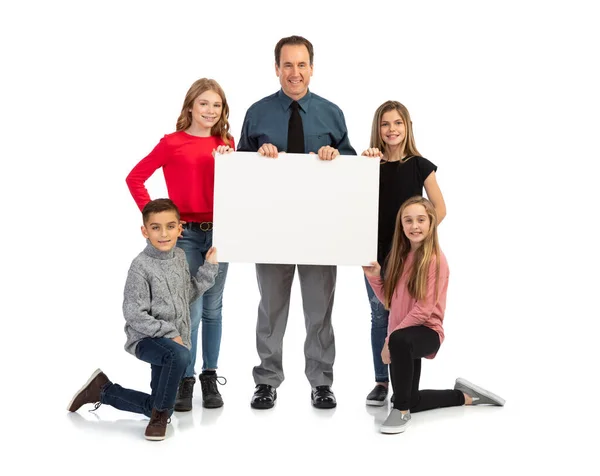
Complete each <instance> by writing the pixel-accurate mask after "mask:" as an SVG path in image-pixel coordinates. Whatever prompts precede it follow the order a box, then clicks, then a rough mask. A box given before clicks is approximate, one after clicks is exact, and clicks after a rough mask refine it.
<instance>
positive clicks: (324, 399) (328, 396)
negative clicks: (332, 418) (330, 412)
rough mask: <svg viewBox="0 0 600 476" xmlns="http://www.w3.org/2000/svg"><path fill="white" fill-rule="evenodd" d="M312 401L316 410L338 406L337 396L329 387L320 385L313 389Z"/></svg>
mask: <svg viewBox="0 0 600 476" xmlns="http://www.w3.org/2000/svg"><path fill="white" fill-rule="evenodd" d="M310 399H311V400H312V404H313V407H315V408H335V406H336V405H337V403H336V401H335V395H334V394H333V392H332V391H331V387H330V386H329V385H319V386H318V387H315V388H313V389H312V392H311V394H310Z"/></svg>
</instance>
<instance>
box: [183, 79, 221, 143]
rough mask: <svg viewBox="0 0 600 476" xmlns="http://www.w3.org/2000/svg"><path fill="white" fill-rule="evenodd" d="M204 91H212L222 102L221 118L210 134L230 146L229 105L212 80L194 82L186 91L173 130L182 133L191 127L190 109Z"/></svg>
mask: <svg viewBox="0 0 600 476" xmlns="http://www.w3.org/2000/svg"><path fill="white" fill-rule="evenodd" d="M206 91H214V92H215V93H217V94H218V95H219V96H221V100H222V101H223V110H222V111H221V117H220V118H219V121H218V122H217V123H216V124H215V125H214V126H213V127H212V129H211V131H210V134H211V135H213V136H220V137H221V139H223V142H225V144H227V145H230V139H231V134H230V133H229V120H228V119H229V105H228V104H227V98H226V97H225V91H223V88H222V87H221V86H220V85H219V83H217V82H216V81H215V80H214V79H208V78H202V79H199V80H197V81H196V82H194V84H192V85H191V86H190V89H188V92H187V94H186V95H185V99H184V100H183V106H182V107H181V114H179V118H178V119H177V125H176V126H175V129H176V130H177V131H184V130H186V129H187V128H189V127H190V126H191V125H192V112H191V109H192V108H193V107H194V101H195V100H196V98H197V97H198V96H200V95H201V94H202V93H204V92H206Z"/></svg>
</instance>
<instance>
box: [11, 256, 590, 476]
mask: <svg viewBox="0 0 600 476" xmlns="http://www.w3.org/2000/svg"><path fill="white" fill-rule="evenodd" d="M253 272H254V269H253V266H252V265H242V264H237V265H231V267H230V274H229V277H228V282H227V286H226V294H225V299H226V308H225V314H224V320H225V329H224V334H223V344H222V352H221V363H220V370H219V373H220V374H222V375H224V376H226V377H227V379H228V383H227V384H226V385H225V386H223V387H221V390H222V394H223V396H224V400H225V406H224V407H223V408H221V409H218V410H206V409H203V408H202V407H201V404H200V403H201V402H200V400H199V398H198V395H199V393H198V392H199V386H197V388H196V390H197V393H196V398H195V400H194V404H195V408H194V410H193V411H192V412H190V413H183V414H175V416H174V417H173V419H172V424H171V425H170V426H169V433H168V437H167V439H166V440H165V441H163V442H148V441H146V440H145V439H144V437H143V433H144V429H145V426H146V423H147V420H146V419H145V418H144V417H143V416H139V415H135V414H130V413H126V412H119V411H118V410H115V409H113V408H110V407H108V406H102V407H100V408H99V409H98V410H97V411H96V412H94V413H91V412H88V411H87V410H89V409H90V408H91V405H89V406H88V407H84V408H82V409H81V410H80V411H79V412H77V413H73V414H69V413H68V412H66V410H65V408H66V405H67V404H68V402H69V400H70V398H71V396H72V394H73V392H75V391H76V390H77V389H78V388H79V387H80V386H81V385H82V384H83V382H85V380H86V379H87V377H88V375H89V374H90V373H91V372H92V371H93V370H94V369H95V368H96V367H98V366H99V367H101V368H102V369H103V370H104V371H105V372H106V373H107V375H108V376H109V378H111V379H112V380H113V381H115V382H118V383H120V384H122V385H125V386H129V387H130V388H135V389H139V390H146V391H147V389H148V381H149V369H148V366H147V364H144V363H142V362H139V361H137V360H136V359H135V358H134V357H132V356H130V355H128V354H126V353H125V351H124V350H122V345H123V342H124V335H123V333H122V330H121V328H122V321H121V319H122V318H121V317H120V316H119V315H118V309H117V310H116V311H115V315H112V316H101V315H95V316H94V318H92V319H90V318H89V316H88V318H87V319H84V318H83V317H84V316H81V321H80V323H79V327H78V326H77V325H75V324H74V322H73V319H74V318H75V317H74V316H73V314H71V313H68V314H67V315H68V316H71V321H70V323H69V325H66V323H65V325H64V326H62V327H61V329H60V331H61V332H67V333H68V334H67V335H65V336H63V338H61V339H60V340H56V341H53V340H52V339H49V338H47V337H42V335H41V334H40V335H39V336H32V338H33V339H34V341H35V342H36V343H37V344H39V345H40V346H43V351H44V352H48V354H47V355H46V358H42V359H41V360H40V361H38V362H36V363H32V361H31V360H30V361H28V362H29V365H34V371H33V372H32V373H31V374H30V376H31V377H32V378H31V381H29V380H27V379H22V378H21V379H18V380H15V381H18V382H19V386H18V388H17V389H15V390H16V391H17V392H19V394H20V395H22V399H19V400H20V401H21V403H19V404H18V405H17V406H16V408H15V410H16V412H14V413H12V412H11V414H10V415H9V422H11V423H10V427H9V428H10V435H11V436H10V442H9V448H10V450H11V451H10V452H9V454H8V457H9V458H11V457H14V458H15V460H16V461H18V462H19V465H20V466H21V467H23V468H30V469H35V470H38V471H40V470H43V469H45V468H48V467H56V468H60V470H61V472H63V474H77V473H79V471H81V470H84V468H85V472H86V473H91V474H105V473H106V472H111V471H117V473H118V474H128V473H130V472H132V471H136V472H141V471H152V470H154V469H158V468H161V471H174V472H176V471H179V470H184V471H190V472H191V474H208V473H209V471H210V472H211V473H212V472H226V473H227V474H229V473H230V472H233V471H235V472H239V473H241V474H262V473H264V472H281V473H283V474H306V473H307V472H308V473H312V472H320V471H325V472H334V473H336V474H338V473H339V474H346V473H351V474H355V473H356V474H359V473H366V472H369V471H384V470H385V471H393V468H391V467H390V468H388V469H385V465H386V464H393V465H398V468H402V471H408V470H413V469H414V470H417V471H419V472H424V473H425V474H434V473H437V472H442V471H446V470H449V471H451V473H452V474H454V473H459V472H462V473H473V472H477V473H478V472H480V471H481V470H482V469H485V471H484V472H485V474H507V473H512V472H513V471H514V472H515V474H521V473H522V472H523V473H524V472H525V471H527V472H533V473H532V474H543V473H544V472H545V471H549V470H551V469H559V468H565V469H566V468H571V470H573V469H574V468H577V471H575V472H573V473H571V474H591V473H589V471H587V470H586V469H585V468H588V469H589V468H590V466H589V461H590V460H591V459H590V458H591V453H589V452H588V451H590V450H591V448H592V446H595V445H592V440H591V439H589V440H588V439H586V438H585V436H584V429H585V428H586V426H587V425H586V422H587V421H588V418H592V411H591V410H590V409H589V408H582V407H583V405H582V403H583V402H578V403H575V404H574V405H571V404H569V405H568V406H566V407H565V406H564V405H562V404H559V402H564V400H563V398H562V396H563V395H564V392H565V391H568V385H567V386H566V387H567V388H562V387H561V386H560V385H557V383H558V382H557V380H556V379H555V377H556V376H555V375H554V374H553V372H552V371H551V370H550V369H549V368H548V367H547V366H545V367H537V364H536V356H530V358H527V359H524V358H522V357H521V356H520V355H518V354H515V352H514V351H515V348H516V347H517V346H519V345H520V342H519V340H518V339H513V340H512V341H510V342H509V341H507V340H505V339H507V338H508V337H509V336H510V335H511V334H512V331H510V330H509V329H508V328H498V329H496V335H495V336H494V337H493V338H489V332H490V329H493V327H494V326H493V325H492V323H491V321H490V320H489V319H483V320H480V322H479V323H475V321H476V319H477V316H475V314H472V310H469V309H466V310H465V312H464V313H463V312H460V311H459V309H457V304H456V301H458V299H452V300H451V301H450V304H449V309H448V313H447V316H446V322H447V325H446V332H447V340H446V342H445V343H444V344H443V347H442V349H441V351H440V353H439V354H438V357H436V359H434V360H433V361H425V362H424V364H423V371H422V388H450V387H451V386H452V385H453V383H454V379H455V378H456V377H458V376H462V377H465V378H468V379H470V380H472V381H473V382H474V383H477V384H479V385H481V386H484V387H487V388H489V389H490V390H492V391H494V392H496V393H498V394H499V395H501V396H503V397H504V398H506V400H507V403H506V406H505V407H504V408H499V407H460V408H451V409H442V410H434V411H429V412H424V413H420V414H415V415H414V416H413V420H412V424H411V427H410V428H409V429H408V430H407V431H406V433H404V434H401V435H383V434H381V433H379V425H380V424H381V422H382V421H383V420H384V419H385V417H386V416H387V412H388V407H387V406H386V407H382V408H373V407H367V406H365V404H364V400H365V396H366V394H367V392H368V391H369V390H370V389H371V387H372V384H373V383H372V380H371V373H372V370H371V356H370V341H369V317H368V312H369V311H368V303H367V299H366V293H365V291H364V289H363V287H362V286H363V282H362V276H361V274H360V271H359V270H357V269H354V268H340V269H339V277H338V295H337V301H336V305H335V311H334V321H335V330H336V340H337V361H336V365H335V383H334V387H333V388H334V391H335V394H336V397H337V399H338V407H337V408H336V409H334V410H316V409H314V408H313V407H312V406H311V404H310V390H309V386H308V383H307V381H306V379H305V377H304V373H303V365H304V364H303V358H302V343H303V337H304V335H303V328H302V326H303V324H302V315H301V313H300V308H301V307H300V296H299V288H298V284H297V280H296V281H295V282H294V288H293V294H292V312H291V314H290V320H289V323H288V329H287V334H286V338H285V351H284V359H285V360H284V364H285V371H286V380H285V382H284V383H283V385H282V386H281V387H280V389H279V392H278V401H277V404H276V406H275V408H274V409H272V410H267V411H259V410H253V409H251V408H250V405H249V402H250V397H251V395H252V391H253V387H254V384H253V381H252V377H251V369H252V366H253V365H254V364H256V362H257V357H256V352H255V349H254V325H255V315H254V311H253V309H254V308H255V304H256V303H257V299H258V292H257V291H256V289H255V281H254V275H253ZM115 286H116V285H115ZM457 288H458V289H457ZM453 291H455V292H456V293H458V294H460V285H458V284H457V285H456V286H454V289H453ZM236 293H238V296H241V297H243V299H241V298H240V297H238V298H237V299H236ZM246 301H247V302H246ZM119 302H120V296H116V297H115V296H109V295H108V294H107V295H106V296H105V299H104V300H103V301H102V303H99V306H102V307H105V306H108V307H115V308H118V306H119ZM74 304H75V303H74ZM490 312H491V313H492V314H493V311H490ZM92 314H93V313H92ZM524 329H525V330H526V332H527V334H528V335H533V332H530V330H529V328H524ZM532 330H533V329H532ZM81 331H83V334H80V332H81ZM55 332H58V330H55ZM81 335H84V336H86V337H85V338H84V339H81V338H80V336H81ZM486 336H487V337H486ZM66 342H70V344H68V345H69V346H72V349H71V350H70V351H69V350H68V349H66V348H65V345H66V344H65V343H66ZM538 344H539V343H534V345H535V346H537V348H538V349H541V347H540V346H539V345H538ZM40 357H42V356H40ZM11 369H12V367H11ZM592 405H593V402H592ZM577 408H582V409H581V410H577ZM576 455H581V456H580V457H579V456H576ZM392 461H394V462H393V463H392ZM111 462H112V463H111ZM116 466H118V467H119V468H120V469H118V470H117V469H116ZM121 467H122V468H121ZM398 471H400V469H398Z"/></svg>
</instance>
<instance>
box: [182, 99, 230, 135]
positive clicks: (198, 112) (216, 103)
mask: <svg viewBox="0 0 600 476" xmlns="http://www.w3.org/2000/svg"><path fill="white" fill-rule="evenodd" d="M191 113H192V125H191V126H190V130H189V131H188V132H191V133H193V134H194V135H203V136H207V137H208V136H210V135H211V130H212V128H213V126H214V125H215V124H216V123H217V122H219V119H220V118H221V114H222V113H223V99H222V98H221V96H220V95H219V94H218V93H216V92H214V91H212V90H208V91H204V92H203V93H202V94H200V95H199V96H198V97H197V98H196V99H195V100H194V103H193V105H192V110H191Z"/></svg>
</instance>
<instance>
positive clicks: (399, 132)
mask: <svg viewBox="0 0 600 476" xmlns="http://www.w3.org/2000/svg"><path fill="white" fill-rule="evenodd" d="M379 133H380V134H381V140H382V141H383V142H385V143H386V144H387V146H388V147H392V148H393V147H398V146H400V145H402V144H403V143H404V140H405V139H406V126H405V125H404V119H402V116H401V115H400V113H399V112H398V111H397V110H396V109H392V110H391V111H388V112H385V113H383V115H382V116H381V123H380V125H379Z"/></svg>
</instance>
